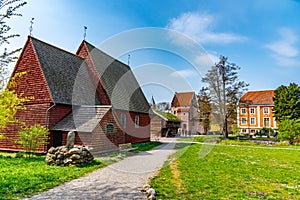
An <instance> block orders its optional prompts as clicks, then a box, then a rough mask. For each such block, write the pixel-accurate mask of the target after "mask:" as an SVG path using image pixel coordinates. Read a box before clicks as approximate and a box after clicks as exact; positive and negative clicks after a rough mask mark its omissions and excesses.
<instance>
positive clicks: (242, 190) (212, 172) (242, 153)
mask: <svg viewBox="0 0 300 200" xmlns="http://www.w3.org/2000/svg"><path fill="white" fill-rule="evenodd" d="M179 145H181V148H180V149H179V150H178V151H177V153H176V154H175V155H174V156H173V157H171V160H172V162H171V164H166V165H165V167H163V168H162V169H161V170H160V172H159V174H158V176H156V177H154V178H153V179H152V180H151V181H150V185H151V186H152V187H153V188H154V189H155V190H156V192H157V194H158V197H157V199H300V173H299V172H300V150H297V149H280V148H275V147H274V148H273V147H261V148H255V147H251V146H226V145H215V146H212V145H210V146H209V145H201V144H193V145H190V146H188V147H185V148H183V146H184V145H185V146H186V145H187V144H179ZM205 151H207V152H209V153H208V154H207V155H206V156H205V157H201V156H199V155H203V152H205Z"/></svg>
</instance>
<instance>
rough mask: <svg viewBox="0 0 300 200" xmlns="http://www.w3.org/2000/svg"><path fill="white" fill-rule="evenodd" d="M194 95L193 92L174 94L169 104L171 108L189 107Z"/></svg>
mask: <svg viewBox="0 0 300 200" xmlns="http://www.w3.org/2000/svg"><path fill="white" fill-rule="evenodd" d="M194 94H195V93H194V92H179V93H177V92H176V93H175V95H174V97H173V100H172V102H171V107H185V106H190V105H191V100H192V98H193V96H194Z"/></svg>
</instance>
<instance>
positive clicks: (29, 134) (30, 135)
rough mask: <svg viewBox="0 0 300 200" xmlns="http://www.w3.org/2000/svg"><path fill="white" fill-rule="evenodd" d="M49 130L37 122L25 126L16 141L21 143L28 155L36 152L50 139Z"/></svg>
mask: <svg viewBox="0 0 300 200" xmlns="http://www.w3.org/2000/svg"><path fill="white" fill-rule="evenodd" d="M48 134H49V132H48V130H47V128H46V127H45V126H42V125H40V124H35V125H33V126H30V127H28V126H25V127H23V128H22V130H20V131H19V136H20V138H19V139H17V140H15V142H16V143H17V144H18V145H20V146H21V147H22V148H23V150H24V152H26V153H27V155H28V157H30V155H31V154H32V153H33V152H36V151H37V150H38V148H39V147H40V146H41V145H42V144H44V143H45V142H46V141H47V139H48Z"/></svg>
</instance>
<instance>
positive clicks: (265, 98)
mask: <svg viewBox="0 0 300 200" xmlns="http://www.w3.org/2000/svg"><path fill="white" fill-rule="evenodd" d="M274 91H275V90H263V91H249V92H247V93H246V94H244V95H243V96H242V97H241V99H240V103H245V102H246V103H248V104H254V105H273V104H274V102H273V97H274Z"/></svg>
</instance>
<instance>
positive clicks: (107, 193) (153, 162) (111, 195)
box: [29, 138, 176, 200]
mask: <svg viewBox="0 0 300 200" xmlns="http://www.w3.org/2000/svg"><path fill="white" fill-rule="evenodd" d="M163 142H165V144H163V145H161V146H159V147H157V148H155V149H153V150H151V151H147V152H141V153H139V154H136V155H134V156H130V157H128V158H126V159H124V160H122V161H119V162H117V163H114V164H112V165H109V166H108V167H105V168H102V169H99V170H96V171H94V172H92V173H90V174H88V175H86V176H83V177H81V178H79V179H75V180H72V181H70V182H66V183H64V184H62V185H60V186H57V187H55V188H53V189H50V190H48V191H46V192H43V193H40V194H38V195H35V196H33V197H31V198H29V199H33V200H40V199H47V200H48V199H61V200H65V199H68V200H69V199H80V200H82V199H107V200H111V199H118V200H120V199H122V200H123V199H130V200H132V199H146V197H145V195H144V194H143V193H142V192H140V189H141V188H142V186H143V185H145V184H147V182H148V179H149V178H150V177H152V176H153V175H154V174H155V173H156V172H157V170H159V169H160V168H161V167H162V165H163V163H164V162H165V161H166V160H167V158H168V156H169V155H171V154H173V153H174V152H175V150H174V146H175V142H176V139H175V138H167V139H165V141H163Z"/></svg>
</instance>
